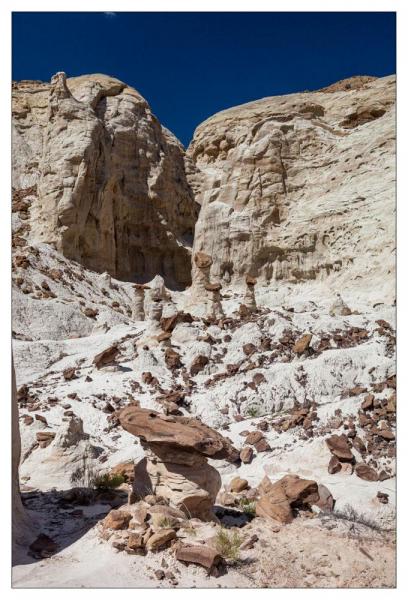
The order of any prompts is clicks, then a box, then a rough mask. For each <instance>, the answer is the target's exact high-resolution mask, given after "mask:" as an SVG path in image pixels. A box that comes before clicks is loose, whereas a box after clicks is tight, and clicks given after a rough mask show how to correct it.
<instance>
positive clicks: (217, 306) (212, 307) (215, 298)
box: [204, 283, 225, 319]
mask: <svg viewBox="0 0 408 600" xmlns="http://www.w3.org/2000/svg"><path fill="white" fill-rule="evenodd" d="M204 287H205V289H206V290H207V292H210V293H211V299H210V301H209V306H208V317H210V318H212V319H223V318H224V317H225V314H224V310H223V308H222V304H221V288H222V286H221V284H220V283H206V284H205V286H204Z"/></svg>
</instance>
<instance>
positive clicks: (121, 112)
mask: <svg viewBox="0 0 408 600" xmlns="http://www.w3.org/2000/svg"><path fill="white" fill-rule="evenodd" d="M13 132H14V133H13V171H14V175H13V185H14V187H15V188H17V189H21V188H27V187H30V186H36V188H37V192H36V197H35V199H34V200H33V202H32V204H31V210H30V225H31V232H30V239H31V240H32V241H36V242H45V243H49V244H50V243H52V244H54V246H55V247H56V248H57V249H58V250H59V251H61V252H62V253H63V254H64V255H65V256H66V257H68V258H71V259H74V260H76V261H78V262H80V263H82V264H83V265H85V266H87V267H89V268H91V269H93V270H95V271H99V272H103V271H108V272H109V273H110V274H111V275H113V276H115V277H117V278H119V279H125V280H127V281H147V280H150V279H152V278H153V277H154V276H155V275H156V274H158V273H160V274H162V275H163V277H164V278H165V280H166V283H167V284H168V285H170V286H173V287H185V286H186V285H187V284H188V283H189V282H190V246H191V243H192V239H193V230H194V224H195V220H196V212H197V211H196V205H195V202H194V199H193V194H192V191H191V189H190V187H189V185H188V183H187V181H186V176H185V170H184V159H183V157H184V151H183V148H182V146H181V144H180V143H179V142H178V140H177V139H176V138H175V137H174V136H173V135H172V134H171V133H170V132H169V131H167V130H166V129H164V128H163V127H162V126H161V125H160V123H159V122H158V120H157V119H156V117H155V116H154V115H153V114H152V113H151V111H150V108H149V106H148V104H147V102H146V101H145V100H144V98H142V96H141V95H140V94H139V93H138V92H137V91H136V90H134V89H133V88H131V87H128V86H127V85H125V84H124V83H122V82H120V81H118V80H117V79H113V78H111V77H107V76H105V75H89V76H82V77H75V78H72V79H68V80H66V78H65V74H64V73H57V74H56V75H55V76H54V77H53V78H52V81H51V84H50V85H48V84H44V83H38V82H19V83H16V84H14V88H13Z"/></svg>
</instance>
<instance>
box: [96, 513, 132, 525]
mask: <svg viewBox="0 0 408 600" xmlns="http://www.w3.org/2000/svg"><path fill="white" fill-rule="evenodd" d="M131 518H132V515H131V514H130V513H128V512H125V511H123V510H111V511H110V512H109V513H108V514H107V515H106V517H105V518H104V520H103V525H104V527H105V528H107V529H115V530H119V529H127V527H128V525H129V522H130V520H131Z"/></svg>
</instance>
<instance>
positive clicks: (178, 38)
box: [12, 12, 396, 145]
mask: <svg viewBox="0 0 408 600" xmlns="http://www.w3.org/2000/svg"><path fill="white" fill-rule="evenodd" d="M12 19H13V42H12V43H13V79H15V80H18V79H40V80H43V81H48V80H49V79H50V78H51V76H52V75H53V74H54V73H56V72H57V71H65V72H66V73H67V75H68V76H75V75H82V74H85V73H106V74H108V75H112V76H114V77H117V78H119V79H121V80H122V81H124V82H126V83H127V84H129V85H132V86H133V87H135V88H136V89H137V90H138V91H139V92H140V93H141V94H142V95H143V96H144V97H145V98H146V99H147V100H148V102H149V104H150V106H151V107H152V110H153V112H154V113H155V114H156V115H157V117H158V118H159V119H160V121H161V122H162V123H163V124H164V125H165V126H166V127H168V128H169V129H170V130H171V131H173V133H175V134H176V135H177V137H178V138H179V139H180V140H181V141H182V142H183V143H184V144H185V145H187V144H188V143H189V141H190V139H191V137H192V135H193V132H194V129H195V127H196V126H197V125H199V124H200V123H201V122H202V121H204V120H205V119H206V118H207V117H209V116H211V115H212V114H214V113H215V112H217V111H219V110H223V109H224V108H229V107H231V106H236V105H237V104H242V103H244V102H248V101H250V100H256V99H258V98H262V97H265V96H273V95H276V94H285V93H291V92H297V91H303V90H306V89H308V90H312V89H317V88H319V87H323V86H325V85H328V84H330V83H333V82H335V81H337V80H339V79H343V78H345V77H350V76H352V75H376V76H380V77H381V76H384V75H389V74H391V73H395V70H396V66H395V14H394V13H350V12H343V13H276V12H275V13H274V12H272V13H120V12H119V13H103V12H99V13H96V12H95V13H78V12H72V13H46V12H43V13H23V12H20V13H13V17H12Z"/></svg>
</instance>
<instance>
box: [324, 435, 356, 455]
mask: <svg viewBox="0 0 408 600" xmlns="http://www.w3.org/2000/svg"><path fill="white" fill-rule="evenodd" d="M326 444H327V446H328V447H329V450H330V452H331V453H332V454H334V456H337V458H338V459H339V460H341V461H352V460H353V459H354V456H353V454H352V452H351V450H350V445H349V441H348V439H347V437H346V436H345V435H332V436H331V437H329V438H327V439H326Z"/></svg>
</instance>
